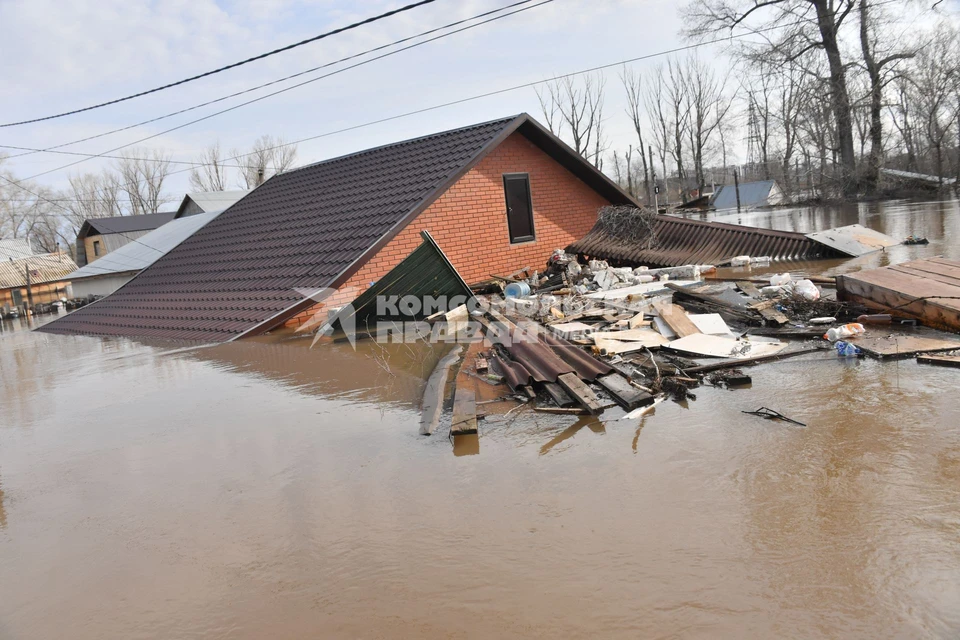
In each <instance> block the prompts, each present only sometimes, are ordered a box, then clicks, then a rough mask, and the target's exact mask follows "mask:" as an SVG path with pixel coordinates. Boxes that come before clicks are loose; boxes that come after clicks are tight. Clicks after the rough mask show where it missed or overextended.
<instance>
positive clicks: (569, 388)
mask: <svg viewBox="0 0 960 640" xmlns="http://www.w3.org/2000/svg"><path fill="white" fill-rule="evenodd" d="M557 384H559V385H560V386H561V387H563V389H564V391H566V392H567V393H569V394H570V396H571V397H572V398H573V399H574V400H576V401H577V402H579V403H580V406H582V407H583V408H584V409H586V410H587V411H589V412H590V413H591V414H592V415H598V414H600V413H602V412H603V405H602V404H601V403H600V398H598V397H597V394H595V393H594V392H593V389H591V388H590V387H588V386H587V385H585V384H584V383H583V381H582V380H580V378H578V377H577V374H575V373H564V374H563V375H561V376H559V377H558V378H557Z"/></svg>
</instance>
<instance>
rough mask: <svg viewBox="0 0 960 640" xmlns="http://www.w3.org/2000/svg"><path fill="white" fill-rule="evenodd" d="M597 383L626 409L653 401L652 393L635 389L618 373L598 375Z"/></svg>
mask: <svg viewBox="0 0 960 640" xmlns="http://www.w3.org/2000/svg"><path fill="white" fill-rule="evenodd" d="M597 383H598V384H599V385H600V386H601V387H603V388H604V389H606V391H607V393H609V394H610V397H611V398H613V399H614V400H615V401H616V403H617V404H619V405H620V406H621V407H623V408H624V409H626V410H627V411H632V410H634V409H636V408H637V407H639V406H642V405H645V404H651V403H652V402H653V396H652V395H650V394H649V393H646V392H645V391H641V390H640V389H637V388H636V387H634V386H633V385H631V384H630V381H629V380H627V379H626V378H624V377H623V376H622V375H620V374H619V373H611V374H608V375H605V376H600V377H599V378H597Z"/></svg>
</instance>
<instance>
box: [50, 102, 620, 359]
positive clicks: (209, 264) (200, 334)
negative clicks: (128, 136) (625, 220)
mask: <svg viewBox="0 0 960 640" xmlns="http://www.w3.org/2000/svg"><path fill="white" fill-rule="evenodd" d="M610 204H634V205H636V202H635V201H634V200H633V199H632V198H631V196H629V195H628V194H626V193H625V192H624V191H623V190H621V189H620V188H619V187H618V186H617V185H616V184H615V183H614V182H612V181H611V180H610V179H609V178H607V177H606V176H605V175H603V173H601V172H600V171H598V170H597V169H596V168H595V167H593V166H592V165H591V164H589V163H588V162H587V161H585V160H584V159H583V158H582V157H580V156H579V155H578V154H577V153H575V152H574V151H573V150H572V149H570V148H569V147H568V146H567V145H566V144H564V143H563V142H562V141H560V140H559V139H558V138H557V137H556V136H554V135H553V134H552V133H550V132H549V131H548V130H547V129H546V128H544V127H543V126H542V125H540V124H539V123H538V122H537V121H536V120H534V119H533V118H532V117H530V116H529V115H527V114H520V115H517V116H511V117H508V118H502V119H499V120H493V121H490V122H484V123H480V124H475V125H471V126H467V127H463V128H459V129H453V130H450V131H444V132H440V133H435V134H431V135H427V136H423V137H420V138H415V139H412V140H406V141H403V142H397V143H393V144H387V145H384V146H381V147H376V148H373V149H367V150H365V151H359V152H356V153H352V154H348V155H345V156H341V157H338V158H333V159H331V160H325V161H322V162H317V163H314V164H310V165H307V166H304V167H301V168H298V169H295V170H292V171H288V172H285V173H282V174H278V175H276V176H273V177H271V178H270V179H269V180H267V181H266V182H265V183H264V184H263V185H261V186H260V187H258V188H257V189H255V190H254V191H253V192H251V193H250V194H248V195H247V196H246V197H243V198H242V199H241V200H239V201H238V202H237V203H236V204H234V205H233V206H231V207H229V208H228V209H227V210H226V211H224V212H223V213H222V214H221V215H219V216H218V217H217V218H216V219H215V220H212V221H211V222H209V223H208V224H207V225H205V226H204V227H203V228H202V229H200V230H199V231H197V232H196V233H194V234H193V235H192V236H190V237H189V238H187V239H186V240H184V241H183V242H182V243H180V244H179V245H178V246H177V247H175V248H174V249H172V250H171V251H169V252H168V253H166V255H163V256H161V257H159V258H158V259H157V260H156V261H155V262H154V263H153V264H152V265H151V266H149V267H148V268H146V269H144V270H143V271H142V272H141V273H140V274H139V275H138V276H137V277H136V278H135V279H134V280H132V281H130V282H128V283H127V284H125V285H124V286H122V287H120V288H119V289H118V290H117V291H115V292H114V293H113V294H111V295H110V296H108V297H107V298H104V299H103V300H100V301H98V302H97V303H95V304H93V305H90V306H88V307H85V308H83V309H79V310H77V311H75V312H73V313H71V314H69V315H67V316H65V317H63V318H60V319H58V320H56V321H54V322H52V323H50V324H48V325H46V326H45V327H43V330H45V331H50V332H55V333H67V334H94V335H119V336H140V337H155V338H167V339H179V340H203V341H212V342H223V341H229V340H233V339H236V338H239V337H242V336H249V335H254V334H258V333H263V332H265V331H270V330H273V329H277V328H280V327H283V326H287V327H298V326H300V325H301V324H302V323H304V322H306V321H308V320H309V319H310V318H311V317H312V316H313V314H314V309H313V308H314V307H315V305H316V304H317V303H316V302H315V297H314V296H313V295H311V293H312V292H317V291H320V290H324V289H336V290H338V291H340V292H342V293H343V295H346V296H351V297H356V296H357V295H359V294H360V293H362V292H363V291H364V290H365V289H367V288H368V287H369V286H370V285H371V284H372V283H374V282H377V281H378V280H379V279H380V278H382V277H383V276H384V275H385V274H387V273H388V272H389V271H390V270H391V269H393V268H394V267H395V266H396V265H397V264H398V263H399V262H400V261H401V260H403V259H404V258H405V257H407V256H408V255H409V254H410V253H411V252H413V251H414V250H415V249H416V248H417V247H418V246H419V245H420V244H421V242H422V238H421V232H424V231H426V232H429V234H430V235H431V236H432V237H433V238H434V239H435V241H436V243H437V245H438V246H439V247H440V248H441V249H442V251H443V252H444V253H445V254H446V256H448V257H449V259H450V261H451V262H452V263H453V265H454V267H455V268H456V269H457V271H459V273H460V275H461V276H462V277H463V279H464V280H465V281H466V282H467V283H474V282H478V281H481V280H485V279H487V278H489V277H490V275H491V274H495V275H502V274H505V273H510V272H513V271H515V270H517V269H522V268H523V267H526V266H530V267H534V268H536V267H538V266H540V265H543V264H545V263H546V261H547V259H548V258H549V256H550V255H551V253H552V252H553V250H555V249H557V248H558V247H564V246H567V245H568V244H570V243H571V242H573V241H574V240H576V239H578V238H580V237H582V236H583V235H584V234H586V233H587V232H588V231H589V230H590V229H591V228H592V227H593V225H594V222H595V221H596V217H597V211H598V209H599V208H601V207H603V206H606V205H610ZM351 299H352V298H351Z"/></svg>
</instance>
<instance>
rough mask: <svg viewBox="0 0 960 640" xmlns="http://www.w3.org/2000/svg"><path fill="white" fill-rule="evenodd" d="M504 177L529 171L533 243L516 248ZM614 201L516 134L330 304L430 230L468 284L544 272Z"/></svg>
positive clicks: (376, 275)
mask: <svg viewBox="0 0 960 640" xmlns="http://www.w3.org/2000/svg"><path fill="white" fill-rule="evenodd" d="M505 173H528V174H530V195H531V199H532V201H533V224H534V232H535V234H536V239H535V240H533V241H531V242H525V243H521V244H510V235H509V231H508V228H507V210H506V202H505V199H504V193H503V174H505ZM608 204H610V203H609V201H608V200H606V199H605V198H604V197H602V196H601V195H599V194H598V193H597V192H595V191H594V190H593V189H591V188H590V187H588V186H587V185H586V184H584V183H583V182H581V181H580V179H578V178H577V177H575V176H574V175H573V174H572V173H570V172H569V171H567V170H566V169H565V168H563V167H562V166H561V165H560V164H559V163H557V162H556V161H555V160H554V159H553V158H551V157H550V156H548V155H547V154H546V153H544V152H543V151H541V150H540V148H539V147H537V146H536V145H534V144H533V143H531V142H530V141H529V140H527V139H526V138H524V137H523V136H522V135H521V134H519V133H514V134H512V135H511V136H509V137H508V138H507V139H506V140H504V141H503V142H502V143H501V144H500V145H499V146H498V147H497V148H496V149H494V150H493V151H491V152H490V153H489V154H488V155H487V157H485V158H484V159H483V160H481V161H480V162H479V163H477V165H476V166H475V167H473V168H472V169H470V171H468V172H467V173H466V174H465V175H464V176H463V177H461V178H460V179H459V180H457V182H455V183H454V184H453V186H451V187H450V188H449V189H448V190H447V191H446V192H445V193H443V194H442V195H441V196H440V197H439V198H438V199H437V200H436V201H435V202H434V203H433V204H432V205H430V206H429V207H428V208H427V209H426V210H425V211H424V212H423V213H421V214H420V215H419V216H417V217H416V218H415V219H414V220H413V221H412V222H411V223H410V224H409V225H407V226H406V228H404V229H403V230H402V231H400V233H398V234H397V236H396V237H395V238H393V239H392V240H391V241H390V242H389V243H387V245H386V246H385V247H383V249H381V250H380V251H379V252H377V254H376V255H374V256H373V257H372V258H371V259H370V260H369V261H368V262H367V263H366V264H365V265H363V266H362V267H361V268H360V270H359V271H357V273H355V274H354V275H353V276H352V277H351V278H350V279H349V280H348V281H347V282H346V283H345V284H344V285H342V286H341V287H340V290H341V291H344V293H345V294H346V293H347V292H346V290H347V289H350V290H351V292H350V294H347V296H346V299H344V300H337V299H330V300H329V301H328V302H327V303H325V304H328V305H329V306H338V305H340V304H345V303H346V302H350V301H351V300H352V299H353V298H355V297H356V296H357V295H359V294H360V293H361V292H362V291H363V290H364V289H366V288H367V287H368V286H369V285H370V283H371V282H374V281H376V280H379V279H380V278H382V277H383V276H384V275H386V274H387V273H388V272H389V271H390V269H392V268H393V267H395V266H396V265H397V263H399V262H400V261H401V260H403V259H404V258H405V257H407V255H409V254H410V252H411V251H413V250H414V249H416V248H417V247H418V246H419V245H420V243H421V242H422V240H421V238H420V232H421V231H424V230H426V231H429V232H430V234H431V235H432V236H433V237H434V239H435V240H436V241H437V244H438V245H440V248H441V249H443V252H444V253H446V254H447V257H448V258H449V259H450V261H451V262H452V263H453V265H454V266H455V267H456V268H457V270H458V271H459V272H460V275H462V276H463V279H464V280H466V282H467V283H468V284H472V283H474V282H479V281H481V280H486V279H488V278H489V277H490V274H497V275H507V274H509V273H511V272H513V271H516V270H517V269H520V268H522V267H528V266H529V267H533V268H534V269H538V270H542V269H543V267H544V266H545V264H546V261H547V258H549V257H550V254H551V253H552V252H553V250H554V249H561V248H563V247H566V246H567V245H568V244H570V243H571V242H573V241H574V240H577V239H579V238H581V237H583V236H584V235H586V233H587V232H588V231H589V230H590V229H591V228H592V227H593V223H594V222H595V221H596V219H597V210H598V209H599V208H600V207H602V206H605V205H608ZM335 298H336V296H335ZM317 309H318V307H315V308H312V309H310V310H308V311H305V312H303V313H301V314H299V315H297V316H295V317H294V318H293V319H291V320H289V321H288V322H287V326H294V327H296V326H299V325H300V324H302V323H303V322H305V321H306V320H307V319H308V318H310V317H311V316H312V315H313V314H314V313H315V312H316V310H317Z"/></svg>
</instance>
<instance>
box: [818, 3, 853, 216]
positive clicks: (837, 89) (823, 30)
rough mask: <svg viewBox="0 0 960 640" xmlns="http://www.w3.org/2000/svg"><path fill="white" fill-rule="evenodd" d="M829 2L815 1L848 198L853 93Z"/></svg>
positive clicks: (851, 195) (851, 166)
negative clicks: (850, 91)
mask: <svg viewBox="0 0 960 640" xmlns="http://www.w3.org/2000/svg"><path fill="white" fill-rule="evenodd" d="M831 5H832V3H831V2H828V0H816V1H815V2H814V6H815V7H816V9H817V24H818V26H819V28H820V38H821V40H822V42H823V49H824V51H825V52H826V54H827V62H828V63H829V64H830V103H831V108H832V110H833V116H834V119H835V120H836V126H837V144H838V146H839V147H840V181H841V191H842V193H843V195H844V196H845V197H848V198H850V197H856V195H857V176H856V172H857V161H856V156H855V155H854V152H853V119H852V118H851V116H850V93H849V91H848V90H847V78H846V72H845V70H844V66H843V58H842V57H841V55H840V45H839V43H838V41H837V24H836V15H835V13H834V12H833V11H832V9H831Z"/></svg>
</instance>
